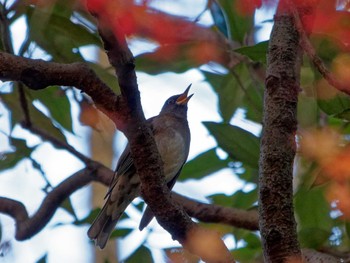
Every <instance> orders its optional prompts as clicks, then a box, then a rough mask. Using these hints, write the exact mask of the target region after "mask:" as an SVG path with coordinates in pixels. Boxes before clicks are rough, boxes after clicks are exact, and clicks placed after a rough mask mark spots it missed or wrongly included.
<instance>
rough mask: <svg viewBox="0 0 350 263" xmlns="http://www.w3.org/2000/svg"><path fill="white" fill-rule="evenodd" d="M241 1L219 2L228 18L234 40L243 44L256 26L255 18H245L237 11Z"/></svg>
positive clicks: (228, 0) (220, 0)
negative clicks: (237, 4)
mask: <svg viewBox="0 0 350 263" xmlns="http://www.w3.org/2000/svg"><path fill="white" fill-rule="evenodd" d="M237 1H239V0H219V1H218V2H219V3H220V4H221V7H222V8H223V11H224V12H225V14H226V16H227V21H228V24H229V28H230V32H231V36H232V39H233V40H235V41H237V42H239V43H241V44H243V43H244V42H245V41H244V40H245V38H246V36H247V35H248V34H249V33H250V32H251V30H252V29H253V26H254V17H253V16H243V15H242V14H240V13H239V12H238V10H237V8H236V7H235V6H236V3H237Z"/></svg>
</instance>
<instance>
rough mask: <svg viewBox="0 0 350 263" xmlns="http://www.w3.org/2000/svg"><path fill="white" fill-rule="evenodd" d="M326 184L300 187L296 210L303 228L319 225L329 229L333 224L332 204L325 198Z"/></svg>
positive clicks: (296, 197) (296, 199)
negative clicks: (331, 215) (307, 187)
mask: <svg viewBox="0 0 350 263" xmlns="http://www.w3.org/2000/svg"><path fill="white" fill-rule="evenodd" d="M325 189H326V186H318V187H314V188H311V189H309V190H308V189H306V188H300V189H299V191H298V192H297V194H296V195H295V200H294V202H295V211H296V213H297V217H298V219H299V223H298V225H299V226H300V227H301V228H306V227H319V228H321V229H325V230H329V229H330V228H331V227H332V226H333V220H332V218H331V217H330V215H329V213H330V205H329V203H328V202H327V200H326V199H325Z"/></svg>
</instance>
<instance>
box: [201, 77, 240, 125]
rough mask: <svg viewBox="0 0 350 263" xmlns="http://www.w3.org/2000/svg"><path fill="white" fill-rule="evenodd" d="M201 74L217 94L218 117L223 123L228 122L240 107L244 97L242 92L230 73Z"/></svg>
mask: <svg viewBox="0 0 350 263" xmlns="http://www.w3.org/2000/svg"><path fill="white" fill-rule="evenodd" d="M202 73H203V74H204V76H205V78H206V80H207V81H208V82H209V83H210V85H211V86H212V87H213V89H214V90H215V92H216V93H217V94H218V97H219V110H220V115H221V116H222V118H223V119H224V121H226V122H228V121H229V120H230V119H231V117H232V115H233V113H234V112H235V111H236V109H237V108H238V107H239V106H240V105H241V102H242V99H243V97H244V92H243V90H242V89H241V87H239V84H238V82H237V79H236V78H235V77H234V76H233V75H232V74H231V73H229V74H226V75H217V74H214V73H210V72H206V71H202Z"/></svg>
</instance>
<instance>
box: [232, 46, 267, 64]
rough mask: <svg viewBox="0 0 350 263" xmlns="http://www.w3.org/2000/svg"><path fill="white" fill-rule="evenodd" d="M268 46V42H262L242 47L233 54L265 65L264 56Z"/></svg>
mask: <svg viewBox="0 0 350 263" xmlns="http://www.w3.org/2000/svg"><path fill="white" fill-rule="evenodd" d="M268 45H269V42H268V41H263V42H260V43H258V44H256V45H254V46H244V47H241V48H238V49H235V52H238V53H240V54H242V55H245V56H247V57H248V58H250V59H251V60H253V61H256V62H261V63H264V64H266V54H267V48H268Z"/></svg>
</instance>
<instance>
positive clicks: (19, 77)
mask: <svg viewBox="0 0 350 263" xmlns="http://www.w3.org/2000/svg"><path fill="white" fill-rule="evenodd" d="M0 80H2V81H20V82H22V83H24V84H25V85H27V86H28V87H29V88H30V89H33V90H39V89H44V88H46V87H48V86H52V85H60V86H73V87H76V88H78V89H80V90H81V91H83V92H85V93H86V94H88V95H89V96H91V97H92V98H93V100H94V102H95V104H96V106H97V108H98V109H99V110H101V111H102V112H103V113H105V114H106V115H107V116H108V117H109V118H110V119H111V120H113V121H114V123H115V124H116V125H117V127H118V128H119V129H121V130H123V127H124V121H125V120H124V118H125V117H124V116H126V115H127V114H126V113H125V112H124V110H125V107H124V105H123V101H122V99H121V98H120V97H119V96H117V95H116V94H115V93H114V92H113V91H112V90H111V89H110V88H109V87H108V86H107V85H106V84H105V83H104V82H103V81H102V80H101V79H100V78H99V77H98V76H97V75H96V74H95V73H94V72H93V71H92V70H91V69H90V68H88V66H86V65H85V64H84V63H72V64H61V63H55V62H47V61H44V60H41V59H28V58H23V57H18V56H14V55H11V54H8V53H5V52H0Z"/></svg>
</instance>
